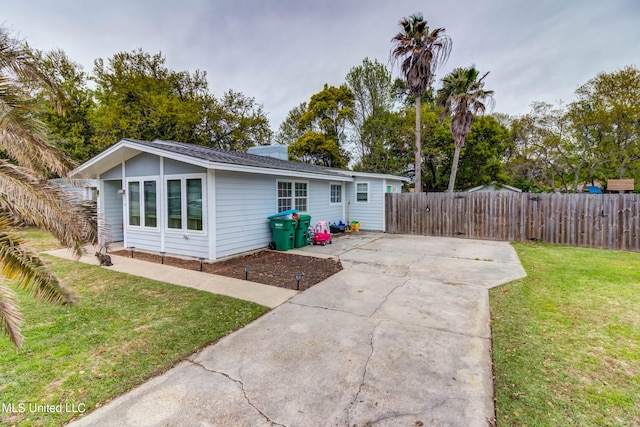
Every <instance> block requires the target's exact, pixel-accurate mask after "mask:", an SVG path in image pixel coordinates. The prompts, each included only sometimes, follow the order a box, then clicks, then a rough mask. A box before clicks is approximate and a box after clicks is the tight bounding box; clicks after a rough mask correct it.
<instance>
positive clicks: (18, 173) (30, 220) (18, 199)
mask: <svg viewBox="0 0 640 427" xmlns="http://www.w3.org/2000/svg"><path fill="white" fill-rule="evenodd" d="M0 212H5V213H10V214H11V216H12V217H13V218H14V219H15V220H16V221H19V222H22V223H26V224H29V225H35V226H36V227H38V228H41V229H43V230H46V231H49V232H50V233H52V234H53V235H54V236H55V237H56V238H57V239H58V240H59V241H60V242H61V243H62V244H63V245H65V246H67V247H70V248H72V249H73V251H74V253H75V254H76V255H77V256H80V255H81V254H82V246H83V245H84V244H86V243H95V242H96V241H97V219H96V214H95V204H93V203H92V202H88V201H82V200H81V199H80V198H79V197H78V196H75V195H73V194H71V193H69V192H66V191H65V190H64V189H62V188H61V187H60V186H58V185H55V184H51V183H50V182H49V181H48V180H44V179H41V178H39V177H38V176H37V175H35V174H34V173H32V172H30V171H29V170H27V169H24V168H21V167H19V166H15V165H11V164H9V163H7V162H5V161H2V160H0Z"/></svg>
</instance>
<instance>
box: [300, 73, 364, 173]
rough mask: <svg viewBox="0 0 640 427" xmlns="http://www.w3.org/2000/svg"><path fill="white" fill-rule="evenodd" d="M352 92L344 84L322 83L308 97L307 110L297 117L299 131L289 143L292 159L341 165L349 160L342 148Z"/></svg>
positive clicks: (350, 110)
mask: <svg viewBox="0 0 640 427" xmlns="http://www.w3.org/2000/svg"><path fill="white" fill-rule="evenodd" d="M353 108H354V95H353V92H351V90H349V88H348V87H347V86H346V85H342V86H340V87H335V86H329V85H327V84H325V85H324V89H323V90H322V91H321V92H318V93H316V94H315V95H313V96H312V97H311V100H310V101H309V104H308V105H307V110H306V111H305V112H304V114H302V116H301V117H300V120H299V121H298V128H299V130H300V131H301V132H302V135H301V136H300V137H299V138H298V140H297V141H296V142H294V143H292V144H290V145H289V156H290V158H292V159H295V160H299V161H306V162H309V163H313V164H317V165H321V166H328V167H335V168H344V167H346V166H347V165H348V164H349V157H350V156H349V153H348V152H347V151H346V150H345V145H346V138H347V135H346V128H347V125H348V124H349V123H350V122H351V121H352V120H353V114H354V113H353Z"/></svg>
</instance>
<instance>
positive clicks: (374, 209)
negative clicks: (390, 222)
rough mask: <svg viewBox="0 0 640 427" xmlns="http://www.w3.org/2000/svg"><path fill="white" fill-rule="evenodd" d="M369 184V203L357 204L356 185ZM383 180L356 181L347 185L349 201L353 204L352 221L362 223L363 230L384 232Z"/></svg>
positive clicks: (365, 179) (364, 179)
mask: <svg viewBox="0 0 640 427" xmlns="http://www.w3.org/2000/svg"><path fill="white" fill-rule="evenodd" d="M359 182H360V183H362V182H368V183H369V201H368V202H356V184H358V183H359ZM382 184H383V180H382V179H379V178H369V177H367V178H363V179H356V180H355V181H354V182H350V183H349V184H348V185H347V200H348V201H350V202H351V208H350V221H360V228H361V229H362V230H377V231H383V230H384V192H385V191H386V188H383V186H382Z"/></svg>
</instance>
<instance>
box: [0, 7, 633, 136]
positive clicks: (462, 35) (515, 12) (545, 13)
mask: <svg viewBox="0 0 640 427" xmlns="http://www.w3.org/2000/svg"><path fill="white" fill-rule="evenodd" d="M3 3H5V4H3V5H2V8H1V12H0V24H3V25H4V26H5V27H8V28H10V29H11V30H13V32H14V35H17V36H19V37H20V38H23V39H25V40H26V41H27V42H29V44H30V45H31V46H33V47H35V48H37V49H41V50H49V49H53V48H61V49H62V50H64V51H65V52H66V53H67V55H68V56H69V57H70V58H71V59H72V60H74V61H76V62H78V63H80V64H81V65H82V66H83V67H84V68H85V71H87V72H90V71H91V70H92V68H93V61H94V59H96V58H103V59H105V60H106V59H108V58H110V57H112V56H113V55H114V54H115V53H118V52H123V51H132V50H134V49H137V48H142V49H143V50H144V51H146V52H148V53H151V54H153V53H157V52H162V54H163V55H164V56H165V57H166V60H167V62H166V64H167V66H168V67H169V68H171V69H173V70H175V71H185V70H186V71H190V72H193V71H195V70H196V69H200V70H204V71H206V72H207V80H208V82H209V87H210V90H211V92H212V93H213V94H214V95H216V96H220V95H221V94H222V93H223V92H224V91H226V90H228V89H233V90H235V91H240V92H242V93H244V94H245V95H247V96H250V97H253V98H255V100H256V101H257V102H258V103H260V104H262V105H263V107H264V110H265V112H266V113H267V115H268V118H269V120H270V123H271V127H272V129H274V130H277V129H278V127H279V125H280V123H281V122H282V121H283V120H284V118H285V117H286V115H287V113H288V112H289V110H291V108H293V107H295V106H297V105H298V104H299V103H300V102H303V101H308V100H309V98H310V97H311V95H313V94H315V93H317V92H319V91H320V90H322V88H323V85H324V84H325V83H328V84H329V85H336V86H338V85H340V84H342V83H344V79H345V76H346V75H347V73H348V72H349V70H350V69H351V68H352V67H355V66H358V65H360V64H362V60H363V59H364V58H365V57H368V58H370V59H377V60H379V61H380V62H382V63H384V64H388V60H389V51H390V48H391V42H390V40H391V38H392V37H393V36H394V35H395V34H396V33H397V32H398V31H399V29H400V27H399V26H398V22H399V20H400V19H401V18H402V17H404V16H408V15H410V14H413V13H415V12H422V13H423V14H424V17H425V19H426V20H427V21H428V23H429V26H430V27H431V28H437V27H444V28H445V29H446V34H448V35H449V36H450V37H451V38H452V41H453V50H452V52H451V56H450V58H449V61H448V62H447V64H446V65H445V66H443V67H442V68H440V69H439V70H438V72H437V77H436V78H437V82H436V88H437V87H439V80H440V79H441V78H442V77H443V76H444V75H445V74H446V73H447V72H449V71H451V70H452V69H453V68H456V67H462V66H464V67H466V66H469V65H471V64H475V65H476V67H477V68H478V70H480V71H481V72H485V71H490V74H489V76H488V77H487V79H486V86H485V87H486V89H492V90H494V91H495V107H494V110H493V111H494V112H502V113H507V114H511V115H519V114H525V113H527V112H529V111H530V106H531V103H532V102H534V101H545V102H550V103H556V102H558V101H564V102H565V103H568V102H571V101H572V100H573V99H574V91H575V90H576V89H577V88H578V87H579V86H581V85H582V84H584V83H586V82H587V81H589V80H590V79H592V78H593V77H595V76H596V75H597V74H598V73H600V72H614V71H617V70H619V69H621V68H623V67H624V66H625V65H635V66H640V64H639V62H640V0H607V1H602V0H449V1H444V0H441V1H435V0H422V1H413V0H370V1H367V0H310V1H307V0H298V1H295V0H281V1H276V0H271V1H270V0H147V1H135V0H110V1H104V0H101V1H94V0H83V1H80V0H78V1H71V0H58V1H50V0H22V1H12V2H6V1H5V2H3ZM394 75H398V71H397V69H396V70H394Z"/></svg>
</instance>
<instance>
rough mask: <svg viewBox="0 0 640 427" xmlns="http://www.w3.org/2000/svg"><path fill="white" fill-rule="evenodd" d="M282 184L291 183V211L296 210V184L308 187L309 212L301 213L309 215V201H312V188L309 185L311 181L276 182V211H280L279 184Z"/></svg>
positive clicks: (284, 180) (281, 180)
mask: <svg viewBox="0 0 640 427" xmlns="http://www.w3.org/2000/svg"><path fill="white" fill-rule="evenodd" d="M281 182H289V183H291V209H295V208H296V184H305V185H306V186H307V197H306V199H307V210H306V211H300V212H304V213H307V212H308V210H309V201H310V200H311V197H310V193H311V186H310V185H309V181H302V180H294V179H277V180H276V211H277V210H278V209H279V208H278V199H279V197H278V184H279V183H281Z"/></svg>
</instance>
